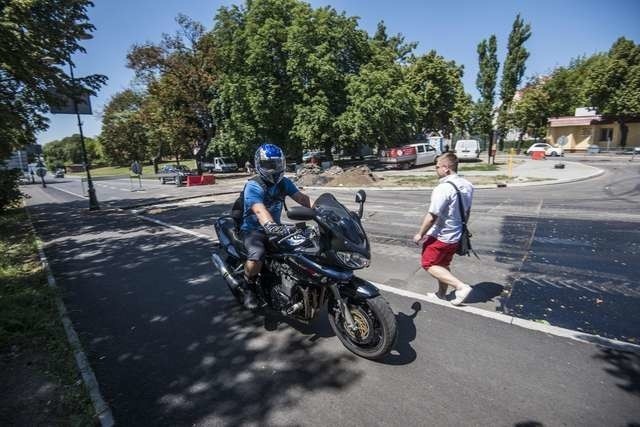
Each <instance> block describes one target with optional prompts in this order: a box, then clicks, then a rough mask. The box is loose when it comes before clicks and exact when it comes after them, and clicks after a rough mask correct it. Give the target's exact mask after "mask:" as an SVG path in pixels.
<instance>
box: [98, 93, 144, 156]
mask: <svg viewBox="0 0 640 427" xmlns="http://www.w3.org/2000/svg"><path fill="white" fill-rule="evenodd" d="M143 101H144V97H143V96H142V95H141V94H139V93H136V92H134V91H133V90H131V89H127V90H124V91H122V92H118V93H116V94H115V95H113V97H111V99H110V100H109V102H108V103H107V105H106V106H105V108H104V113H103V117H102V133H101V134H100V142H101V144H102V147H103V152H104V155H105V157H106V159H107V161H108V162H109V163H110V164H116V165H121V166H125V165H129V164H130V163H131V162H132V161H134V160H135V161H143V160H145V157H146V152H147V150H148V148H147V145H148V138H147V134H146V129H145V123H144V121H143V119H142V116H141V113H140V110H141V107H142V104H143Z"/></svg>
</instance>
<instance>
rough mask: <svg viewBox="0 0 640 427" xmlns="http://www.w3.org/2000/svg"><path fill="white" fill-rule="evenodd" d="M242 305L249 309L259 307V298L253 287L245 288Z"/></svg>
mask: <svg viewBox="0 0 640 427" xmlns="http://www.w3.org/2000/svg"><path fill="white" fill-rule="evenodd" d="M242 305H244V307H245V308H246V309H247V310H255V309H256V308H258V298H257V297H256V294H255V292H253V290H252V289H249V288H248V287H246V288H245V289H244V299H243V300H242Z"/></svg>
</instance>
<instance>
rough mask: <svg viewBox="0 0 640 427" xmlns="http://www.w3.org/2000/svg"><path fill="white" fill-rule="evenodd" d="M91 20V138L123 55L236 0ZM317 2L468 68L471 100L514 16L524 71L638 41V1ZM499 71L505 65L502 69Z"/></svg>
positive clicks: (132, 0)
mask: <svg viewBox="0 0 640 427" xmlns="http://www.w3.org/2000/svg"><path fill="white" fill-rule="evenodd" d="M94 2H95V7H93V8H91V9H89V17H90V19H91V22H92V23H93V25H95V27H96V30H95V32H94V33H93V36H94V38H93V39H92V40H88V41H85V42H84V44H83V45H84V47H85V48H86V49H87V53H86V54H78V55H76V56H74V58H73V59H74V62H75V64H76V74H78V75H85V74H93V73H99V74H105V75H106V76H108V77H109V81H108V83H107V85H106V86H105V87H103V88H102V90H101V91H100V93H99V94H98V96H97V97H94V98H92V106H93V111H94V114H93V116H82V120H83V123H84V125H83V130H84V133H85V135H86V136H96V135H98V134H99V133H100V126H101V121H100V113H101V112H102V109H103V107H104V105H105V104H106V103H107V102H108V101H109V99H110V98H111V96H113V95H114V94H115V93H116V92H118V91H121V90H124V89H126V88H127V87H129V85H130V83H131V80H132V77H133V73H132V72H131V71H130V70H129V69H127V68H126V66H125V63H126V58H125V57H126V54H127V51H128V50H129V48H130V47H131V45H132V44H134V43H143V42H146V41H150V42H157V41H159V40H160V37H161V34H162V33H173V32H175V30H176V29H177V25H176V23H175V17H176V15H177V14H178V13H184V14H186V15H188V16H190V17H191V18H193V19H195V20H198V21H200V22H202V23H203V24H204V25H205V27H206V28H211V27H212V26H213V17H214V16H215V13H216V11H217V10H218V8H219V7H220V6H223V5H229V4H233V3H238V2H234V1H205V0H163V1H157V0H94ZM309 3H311V4H312V5H313V6H314V7H320V6H326V5H330V6H332V7H334V8H335V9H336V10H338V11H344V12H346V14H347V15H349V16H358V17H360V21H359V22H360V27H361V28H363V29H365V30H366V31H368V32H369V33H373V32H374V31H375V29H376V25H377V23H378V22H379V21H380V20H384V21H385V24H386V25H387V31H388V33H389V34H396V33H402V34H403V35H404V36H405V38H406V40H407V41H415V42H418V47H417V49H416V52H417V53H418V54H422V53H424V52H427V51H429V50H431V49H435V50H436V51H437V52H438V53H439V54H441V55H443V56H444V57H445V58H447V59H450V60H454V61H456V62H457V63H459V64H463V65H464V67H465V75H464V84H465V88H466V90H467V92H469V93H470V94H471V95H472V96H473V97H474V99H475V98H476V97H477V90H476V88H475V78H476V73H477V71H478V65H477V62H478V59H477V53H476V46H477V44H478V42H480V40H482V39H483V38H488V37H489V36H490V35H491V34H495V35H496V36H497V38H498V59H499V61H500V63H502V61H503V59H504V56H505V54H506V44H507V38H508V36H509V31H510V30H511V24H512V23H513V20H514V18H515V16H516V14H517V13H520V14H521V15H522V16H523V18H524V19H525V21H526V22H528V23H530V24H531V27H532V36H531V38H530V39H529V41H528V42H527V44H526V46H527V49H529V51H530V57H529V60H528V62H527V71H526V76H531V75H534V74H544V73H547V72H549V71H550V70H552V69H553V68H554V67H556V66H559V65H566V64H567V63H568V62H569V61H570V60H571V59H572V58H575V57H577V56H580V55H590V54H592V53H595V52H600V51H605V50H607V49H608V48H609V47H610V46H611V44H612V43H613V42H614V41H615V40H616V39H617V38H618V37H620V36H624V37H627V38H629V39H632V40H634V41H635V42H636V43H640V1H635V0H617V1H616V0H613V1H607V2H603V1H595V0H579V1H568V0H566V1H563V0H535V1H534V0H529V1H526V0H502V1H489V0H485V1H474V0H449V1H431V0H429V1H425V0H395V1H390V0H333V1H329V0H313V1H310V2H309ZM501 72H502V70H500V73H501ZM50 118H51V122H50V129H49V130H48V131H46V132H43V133H41V134H39V135H38V142H39V143H41V144H44V143H47V142H49V141H52V140H56V139H60V138H63V137H65V136H69V135H71V134H73V133H77V132H78V127H77V122H76V118H75V116H72V115H56V116H50Z"/></svg>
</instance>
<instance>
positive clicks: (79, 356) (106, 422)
mask: <svg viewBox="0 0 640 427" xmlns="http://www.w3.org/2000/svg"><path fill="white" fill-rule="evenodd" d="M25 211H26V212H27V217H28V218H29V224H30V226H31V229H32V230H33V235H34V236H35V240H36V246H37V248H38V255H39V256H40V263H41V264H42V266H43V268H44V270H45V271H46V273H47V283H48V284H49V286H50V287H51V288H53V289H56V290H57V289H58V285H57V284H56V279H55V278H54V277H53V273H52V272H51V268H50V267H49V261H48V260H47V257H46V255H45V253H44V249H43V246H42V241H41V240H40V237H39V236H38V234H37V232H36V229H35V227H34V226H33V221H32V219H31V213H30V212H29V209H28V207H27V206H26V205H25ZM56 305H57V306H58V315H59V316H60V320H61V321H62V325H63V326H64V330H65V332H66V335H67V341H68V342H69V345H70V346H71V348H72V349H73V355H74V357H75V359H76V364H77V366H78V370H79V371H80V374H81V375H82V380H83V381H84V384H85V387H87V390H88V391H89V397H90V398H91V403H92V404H93V409H94V411H95V412H96V416H97V417H98V419H99V420H100V425H101V426H102V427H112V426H114V425H115V422H114V420H113V414H112V413H111V408H110V407H109V405H108V404H107V403H106V402H105V400H104V398H103V397H102V393H101V392H100V386H99V385H98V380H97V379H96V376H95V374H94V373H93V369H91V365H90V364H89V359H87V355H86V354H85V352H84V350H83V349H82V344H81V343H80V339H79V338H78V334H77V333H76V330H75V328H74V327H73V323H72V322H71V319H70V318H69V315H68V312H67V308H66V307H65V305H64V302H63V301H62V299H61V298H60V297H59V296H57V297H56Z"/></svg>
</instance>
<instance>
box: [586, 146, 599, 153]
mask: <svg viewBox="0 0 640 427" xmlns="http://www.w3.org/2000/svg"><path fill="white" fill-rule="evenodd" d="M599 152H600V146H599V145H596V144H591V145H590V146H589V148H587V153H589V154H598V153H599Z"/></svg>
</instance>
